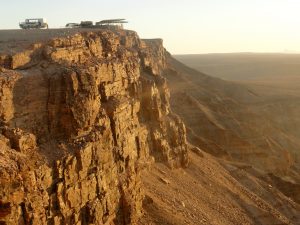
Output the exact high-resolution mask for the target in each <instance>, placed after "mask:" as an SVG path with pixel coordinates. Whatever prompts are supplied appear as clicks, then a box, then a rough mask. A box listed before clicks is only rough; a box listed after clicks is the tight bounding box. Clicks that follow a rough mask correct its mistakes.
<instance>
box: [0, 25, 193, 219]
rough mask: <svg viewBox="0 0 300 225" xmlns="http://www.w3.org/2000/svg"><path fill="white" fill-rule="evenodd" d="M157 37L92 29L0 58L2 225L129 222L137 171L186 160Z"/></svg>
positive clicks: (137, 202) (136, 204)
mask: <svg viewBox="0 0 300 225" xmlns="http://www.w3.org/2000/svg"><path fill="white" fill-rule="evenodd" d="M165 55H166V54H165V50H164V48H163V45H162V40H159V39H157V40H141V39H139V37H138V36H137V34H136V33H135V32H133V31H118V32H111V31H105V30H102V31H101V30H100V31H99V30H95V31H93V32H81V33H78V34H75V35H72V36H66V37H61V38H56V39H52V40H51V41H47V42H43V43H36V44H34V45H32V46H30V47H28V48H27V49H24V50H22V51H20V52H17V53H14V54H13V55H10V54H2V55H1V56H0V84H1V85H0V224H1V225H2V224H7V225H10V224H11V225H13V224H24V225H25V224H48V225H50V224H53V225H58V224H60V225H61V224H76V225H79V224H81V225H84V224H134V223H136V221H137V219H138V218H139V217H140V216H141V215H142V200H143V197H144V194H143V188H142V185H141V180H140V173H141V171H142V170H144V169H147V168H149V167H151V164H152V163H153V162H154V161H158V162H164V163H166V164H167V165H168V166H169V167H171V168H176V167H182V166H183V167H184V166H186V165H187V163H188V156H187V143H186V131H185V126H184V124H183V123H182V122H181V120H180V119H179V117H178V116H177V115H175V114H174V113H172V112H171V110H170V104H169V98H170V94H169V90H168V87H167V84H166V80H165V78H163V76H162V71H163V70H164V68H165V65H166V59H165Z"/></svg>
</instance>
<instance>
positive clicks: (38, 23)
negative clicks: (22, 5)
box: [19, 18, 48, 29]
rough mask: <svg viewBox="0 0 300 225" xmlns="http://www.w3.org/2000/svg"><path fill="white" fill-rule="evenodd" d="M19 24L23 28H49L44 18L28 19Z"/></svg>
mask: <svg viewBox="0 0 300 225" xmlns="http://www.w3.org/2000/svg"><path fill="white" fill-rule="evenodd" d="M19 26H20V28H22V29H41V28H47V29H48V24H47V23H46V20H45V19H43V18H37V19H26V20H25V22H21V23H19Z"/></svg>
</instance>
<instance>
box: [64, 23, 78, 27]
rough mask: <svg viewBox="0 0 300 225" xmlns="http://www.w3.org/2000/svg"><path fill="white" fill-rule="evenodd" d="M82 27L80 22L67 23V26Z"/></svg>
mask: <svg viewBox="0 0 300 225" xmlns="http://www.w3.org/2000/svg"><path fill="white" fill-rule="evenodd" d="M78 27H80V24H78V23H67V24H66V28H78Z"/></svg>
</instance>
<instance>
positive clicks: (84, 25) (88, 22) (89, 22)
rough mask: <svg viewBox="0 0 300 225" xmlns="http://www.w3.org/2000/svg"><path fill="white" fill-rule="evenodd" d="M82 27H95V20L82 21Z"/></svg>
mask: <svg viewBox="0 0 300 225" xmlns="http://www.w3.org/2000/svg"><path fill="white" fill-rule="evenodd" d="M80 26H81V27H93V21H81V23H80Z"/></svg>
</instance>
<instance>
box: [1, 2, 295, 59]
mask: <svg viewBox="0 0 300 225" xmlns="http://www.w3.org/2000/svg"><path fill="white" fill-rule="evenodd" d="M39 17H42V18H46V19H47V22H48V24H49V26H50V27H52V28H60V27H63V26H64V25H65V24H66V23H69V22H80V21H82V20H92V21H94V22H96V21H100V20H103V19H111V18H126V19H127V20H128V21H129V23H128V24H127V25H126V26H125V27H126V28H127V29H132V30H135V31H137V32H138V34H139V36H140V37H141V38H158V37H159V38H162V39H163V40H164V45H165V47H166V48H167V50H168V51H170V52H171V53H172V54H200V53H219V52H287V53H289V52H300V0H109V1H108V0H107V1H104V0H49V1H43V0H40V1H38V0H26V1H24V0H0V29H18V23H19V22H20V21H23V20H25V19H26V18H39Z"/></svg>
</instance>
